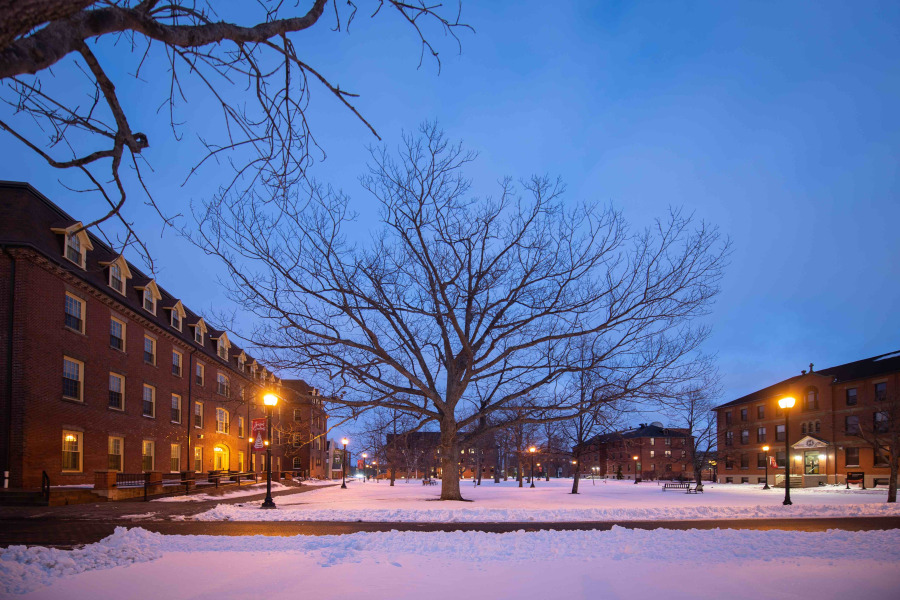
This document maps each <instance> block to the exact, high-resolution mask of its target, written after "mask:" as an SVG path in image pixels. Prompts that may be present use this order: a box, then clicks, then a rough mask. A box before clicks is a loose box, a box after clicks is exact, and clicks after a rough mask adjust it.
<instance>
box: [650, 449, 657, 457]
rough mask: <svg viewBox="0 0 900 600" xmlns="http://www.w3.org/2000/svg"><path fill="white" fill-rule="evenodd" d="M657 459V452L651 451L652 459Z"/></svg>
mask: <svg viewBox="0 0 900 600" xmlns="http://www.w3.org/2000/svg"><path fill="white" fill-rule="evenodd" d="M655 457H656V450H651V451H650V458H655Z"/></svg>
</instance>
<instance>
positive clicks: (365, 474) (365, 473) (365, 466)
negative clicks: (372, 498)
mask: <svg viewBox="0 0 900 600" xmlns="http://www.w3.org/2000/svg"><path fill="white" fill-rule="evenodd" d="M367 458H369V453H368V452H363V453H362V459H363V481H369V463H368V462H366V459H367Z"/></svg>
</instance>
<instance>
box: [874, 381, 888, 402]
mask: <svg viewBox="0 0 900 600" xmlns="http://www.w3.org/2000/svg"><path fill="white" fill-rule="evenodd" d="M885 399H887V382H884V381H881V382H879V383H876V384H875V400H878V401H881V400H885Z"/></svg>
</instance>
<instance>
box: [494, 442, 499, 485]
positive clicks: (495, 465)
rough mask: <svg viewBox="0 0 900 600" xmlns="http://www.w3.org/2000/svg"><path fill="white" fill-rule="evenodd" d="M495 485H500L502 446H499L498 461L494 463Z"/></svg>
mask: <svg viewBox="0 0 900 600" xmlns="http://www.w3.org/2000/svg"><path fill="white" fill-rule="evenodd" d="M494 483H500V446H497V461H496V462H495V463H494Z"/></svg>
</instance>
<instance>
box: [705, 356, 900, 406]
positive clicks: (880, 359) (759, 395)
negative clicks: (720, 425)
mask: <svg viewBox="0 0 900 600" xmlns="http://www.w3.org/2000/svg"><path fill="white" fill-rule="evenodd" d="M898 371H900V350H897V351H894V352H888V353H886V354H879V355H878V356H873V357H871V358H864V359H862V360H857V361H854V362H849V363H846V364H843V365H837V366H835V367H828V368H827V369H820V370H818V371H810V373H805V374H801V375H795V376H794V377H789V378H788V379H785V380H783V381H779V382H778V383H775V384H772V385H770V386H768V387H764V388H762V389H761V390H756V391H755V392H753V393H751V394H747V395H746V396H741V397H740V398H738V399H737V400H732V401H731V402H726V403H725V404H721V405H719V406H717V407H716V408H715V409H714V410H719V409H721V408H727V407H729V406H737V405H739V404H746V403H748V402H753V401H754V400H762V399H764V398H771V397H772V396H775V395H776V394H777V393H778V392H779V390H781V389H782V388H787V387H789V386H790V385H791V384H792V383H795V382H796V381H797V380H799V379H800V378H801V377H804V376H808V375H819V376H823V377H831V378H832V383H841V382H844V381H854V380H857V379H866V378H868V377H877V376H878V375H886V374H888V373H896V372H898Z"/></svg>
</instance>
